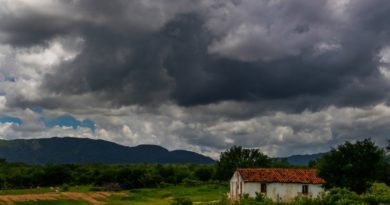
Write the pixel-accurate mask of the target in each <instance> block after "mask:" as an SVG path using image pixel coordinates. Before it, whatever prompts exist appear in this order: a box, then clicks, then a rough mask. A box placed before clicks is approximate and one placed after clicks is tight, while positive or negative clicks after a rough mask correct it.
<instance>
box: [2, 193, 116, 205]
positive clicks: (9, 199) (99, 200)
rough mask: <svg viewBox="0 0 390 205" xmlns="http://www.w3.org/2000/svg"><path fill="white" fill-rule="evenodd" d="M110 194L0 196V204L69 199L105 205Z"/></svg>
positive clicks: (94, 204)
mask: <svg viewBox="0 0 390 205" xmlns="http://www.w3.org/2000/svg"><path fill="white" fill-rule="evenodd" d="M111 195H112V193H110V192H90V193H78V192H59V193H55V192H53V193H44V194H22V195H0V203H1V202H2V203H5V204H7V205H8V204H9V205H11V204H14V202H23V201H38V200H58V199H70V200H79V201H86V202H88V203H90V204H93V205H102V204H105V201H106V198H107V197H109V196H111Z"/></svg>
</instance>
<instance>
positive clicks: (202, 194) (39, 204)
mask: <svg viewBox="0 0 390 205" xmlns="http://www.w3.org/2000/svg"><path fill="white" fill-rule="evenodd" d="M227 187H228V186H227V185H225V184H212V183H211V184H199V185H176V186H173V185H170V186H166V187H163V188H144V189H134V190H130V191H122V192H114V193H107V192H104V193H102V192H89V191H88V190H89V189H90V187H88V186H77V187H70V189H69V192H60V193H53V190H52V189H49V188H39V189H20V190H2V191H1V192H0V204H2V202H1V201H8V202H7V203H6V204H10V202H14V204H15V205H57V204H58V205H63V204H75V205H87V204H110V205H125V204H132V205H149V204H153V205H168V204H169V203H170V202H171V201H172V200H173V199H174V198H175V197H188V198H190V199H191V200H192V201H193V202H210V201H215V200H218V199H220V198H221V196H222V195H224V194H226V193H227V192H228V188H227ZM29 198H31V200H30V201H29V200H28V199H29ZM83 199H85V200H83ZM4 204H5V203H4ZM11 204H12V203H11Z"/></svg>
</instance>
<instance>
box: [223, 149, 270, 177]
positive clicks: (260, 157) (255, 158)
mask: <svg viewBox="0 0 390 205" xmlns="http://www.w3.org/2000/svg"><path fill="white" fill-rule="evenodd" d="M271 164H272V160H271V159H270V158H269V157H268V156H267V155H264V154H263V153H262V152H261V151H260V150H259V149H245V148H242V147H240V146H233V147H231V148H230V149H228V150H226V151H225V152H222V153H221V157H220V160H219V161H218V162H217V164H216V178H217V179H219V180H227V179H229V178H230V177H232V175H233V173H234V171H235V170H236V169H237V168H249V167H270V166H271Z"/></svg>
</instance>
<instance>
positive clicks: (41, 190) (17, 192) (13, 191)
mask: <svg viewBox="0 0 390 205" xmlns="http://www.w3.org/2000/svg"><path fill="white" fill-rule="evenodd" d="M48 192H53V190H51V189H50V188H48V187H44V188H32V189H6V190H0V195H21V194H43V193H48Z"/></svg>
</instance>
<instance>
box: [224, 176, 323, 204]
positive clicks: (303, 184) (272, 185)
mask: <svg viewBox="0 0 390 205" xmlns="http://www.w3.org/2000/svg"><path fill="white" fill-rule="evenodd" d="M324 183H325V180H324V179H322V178H320V177H318V176H317V170H316V169H282V168H246V169H237V170H236V171H235V172H234V174H233V177H232V178H231V180H230V194H229V195H230V198H231V199H232V200H237V199H239V198H240V197H241V196H243V195H244V194H248V195H249V196H250V197H255V196H256V193H259V194H260V193H261V194H263V195H264V196H265V197H267V198H270V199H272V200H273V201H291V200H292V199H294V198H295V197H297V196H309V197H317V196H318V195H320V193H322V192H324V188H323V187H322V185H323V184H324Z"/></svg>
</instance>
